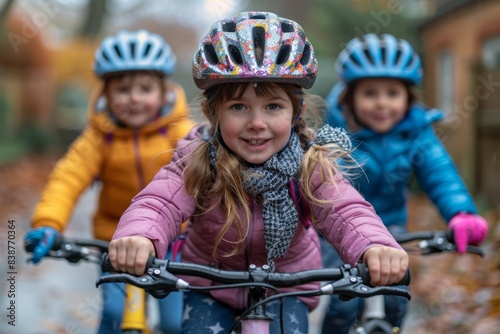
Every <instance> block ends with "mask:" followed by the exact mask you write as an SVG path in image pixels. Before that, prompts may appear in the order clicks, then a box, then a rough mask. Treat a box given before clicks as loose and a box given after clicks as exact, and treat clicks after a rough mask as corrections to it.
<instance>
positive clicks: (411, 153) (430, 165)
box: [326, 85, 477, 231]
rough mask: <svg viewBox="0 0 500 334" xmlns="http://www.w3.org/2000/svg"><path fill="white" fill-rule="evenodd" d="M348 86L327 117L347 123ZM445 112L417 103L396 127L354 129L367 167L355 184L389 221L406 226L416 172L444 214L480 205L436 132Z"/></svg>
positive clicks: (333, 98) (332, 98)
mask: <svg viewBox="0 0 500 334" xmlns="http://www.w3.org/2000/svg"><path fill="white" fill-rule="evenodd" d="M341 92H342V86H339V85H337V86H336V87H334V88H333V89H332V91H331V92H330V94H329V96H328V97H327V99H326V101H327V103H328V104H329V105H330V110H329V111H328V114H327V121H328V123H329V124H330V125H332V126H340V127H344V128H345V127H346V121H345V119H344V116H343V114H342V112H341V111H340V108H339V106H338V103H336V102H335V101H338V99H337V98H338V95H339V94H340V93H341ZM442 118H443V115H442V113H441V112H440V111H439V110H436V109H432V110H425V109H424V108H423V107H422V106H421V105H417V104H416V105H414V106H413V107H412V108H411V109H410V111H409V112H408V115H407V116H406V117H405V118H404V119H403V120H402V121H401V122H400V123H399V124H398V125H397V126H396V127H395V128H394V129H392V130H391V131H390V132H388V133H385V134H378V133H376V132H374V131H372V130H370V129H361V130H359V131H356V132H350V137H351V140H352V143H353V147H355V148H356V150H355V151H354V153H353V156H354V158H355V159H356V161H358V162H359V163H361V164H362V166H363V172H362V173H359V174H360V175H359V176H358V177H357V178H355V179H353V180H352V182H353V184H354V186H355V187H356V188H357V189H358V190H359V192H360V193H361V194H363V196H364V197H365V199H366V200H367V201H368V202H370V203H371V204H372V205H373V207H374V208H375V210H376V212H377V214H378V215H379V216H380V217H381V218H382V221H383V222H384V224H385V225H386V226H388V227H391V228H390V230H393V227H395V226H394V225H396V226H399V228H397V230H398V231H405V230H406V221H407V211H406V202H407V188H408V182H409V180H410V178H411V176H412V175H413V174H415V175H416V177H417V180H418V183H419V185H420V187H421V188H422V189H423V190H424V191H425V192H426V193H427V195H428V196H429V197H430V199H431V200H432V202H433V203H434V204H435V205H436V206H437V207H438V209H439V212H440V213H441V215H442V216H443V218H444V219H445V220H446V221H447V222H449V221H450V219H451V218H452V217H453V216H454V215H455V214H457V213H458V212H460V211H465V212H469V213H477V209H476V206H475V204H474V202H473V200H472V197H471V195H470V194H469V192H468V190H467V188H466V186H465V184H464V182H463V180H462V178H461V177H460V175H459V174H458V172H457V169H456V167H455V165H454V163H453V161H452V159H451V157H450V156H449V155H448V153H447V151H446V149H445V147H444V146H443V144H442V143H441V141H440V140H439V138H438V137H437V136H436V134H435V133H434V130H433V128H432V125H431V124H432V123H433V122H435V121H438V120H441V119H442Z"/></svg>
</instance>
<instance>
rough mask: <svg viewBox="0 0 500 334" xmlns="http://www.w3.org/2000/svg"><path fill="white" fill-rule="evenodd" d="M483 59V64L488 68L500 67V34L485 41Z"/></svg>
mask: <svg viewBox="0 0 500 334" xmlns="http://www.w3.org/2000/svg"><path fill="white" fill-rule="evenodd" d="M482 61H483V66H484V67H486V68H487V69H492V68H495V67H500V36H497V37H494V38H490V39H488V40H486V41H485V42H484V44H483V57H482Z"/></svg>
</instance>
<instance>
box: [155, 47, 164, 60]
mask: <svg viewBox="0 0 500 334" xmlns="http://www.w3.org/2000/svg"><path fill="white" fill-rule="evenodd" d="M162 54H163V49H160V51H158V54H157V55H156V57H155V59H160V57H161V55H162Z"/></svg>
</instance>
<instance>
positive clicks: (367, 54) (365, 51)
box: [363, 49, 374, 65]
mask: <svg viewBox="0 0 500 334" xmlns="http://www.w3.org/2000/svg"><path fill="white" fill-rule="evenodd" d="M363 53H364V54H365V57H366V59H367V60H368V61H369V62H370V64H372V65H374V64H373V58H372V55H371V54H370V51H368V50H367V49H364V50H363Z"/></svg>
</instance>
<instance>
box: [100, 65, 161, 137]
mask: <svg viewBox="0 0 500 334" xmlns="http://www.w3.org/2000/svg"><path fill="white" fill-rule="evenodd" d="M106 93H107V94H106V95H107V97H108V101H109V107H110V109H111V112H112V113H113V114H114V115H115V116H116V118H118V119H119V120H120V121H121V122H122V123H123V124H125V125H126V126H128V127H131V128H140V127H143V126H145V125H147V124H148V123H150V122H151V121H152V120H154V119H155V118H156V117H157V115H158V112H159V110H160V108H161V107H162V106H163V104H164V103H165V98H164V89H163V86H162V83H161V79H160V78H158V77H157V76H154V75H151V74H148V73H142V72H138V73H133V74H130V75H125V76H120V77H115V78H110V79H109V81H108V83H107V87H106Z"/></svg>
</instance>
